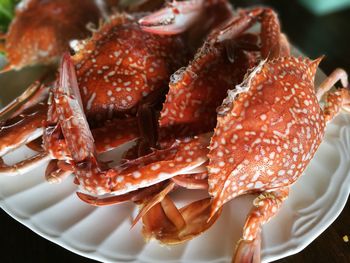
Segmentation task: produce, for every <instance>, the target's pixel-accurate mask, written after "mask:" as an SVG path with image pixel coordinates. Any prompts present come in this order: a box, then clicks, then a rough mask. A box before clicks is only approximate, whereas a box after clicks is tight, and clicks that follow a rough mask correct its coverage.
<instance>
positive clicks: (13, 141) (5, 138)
mask: <svg viewBox="0 0 350 263" xmlns="http://www.w3.org/2000/svg"><path fill="white" fill-rule="evenodd" d="M45 117H46V107H45V106H44V107H40V108H39V109H36V110H35V111H34V112H31V113H28V114H24V116H23V117H21V119H20V120H19V121H18V122H17V123H15V124H12V125H9V126H3V127H0V156H4V155H5V154H7V153H8V152H10V151H12V150H14V149H16V148H18V147H20V146H22V145H24V144H26V143H28V142H30V141H32V140H34V139H36V138H38V137H40V136H41V135H42V133H43V129H42V127H43V122H44V121H45Z"/></svg>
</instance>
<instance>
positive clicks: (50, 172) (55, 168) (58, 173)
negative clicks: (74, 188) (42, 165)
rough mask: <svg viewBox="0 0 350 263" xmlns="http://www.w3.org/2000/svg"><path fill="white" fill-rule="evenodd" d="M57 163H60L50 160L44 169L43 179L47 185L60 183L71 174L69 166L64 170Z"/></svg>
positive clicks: (71, 170)
mask: <svg viewBox="0 0 350 263" xmlns="http://www.w3.org/2000/svg"><path fill="white" fill-rule="evenodd" d="M59 162H60V161H58V160H51V161H50V162H49V164H48V165H47V167H46V171H45V179H46V181H48V182H49V183H53V184H57V183H61V182H62V181H63V180H64V179H66V178H67V177H68V176H69V175H71V174H72V172H73V169H72V168H71V167H69V166H68V167H65V169H62V168H61V167H60V165H59ZM67 168H68V169H67Z"/></svg>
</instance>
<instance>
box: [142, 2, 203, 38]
mask: <svg viewBox="0 0 350 263" xmlns="http://www.w3.org/2000/svg"><path fill="white" fill-rule="evenodd" d="M204 5H205V1H204V0H192V1H182V2H177V1H173V2H171V3H169V4H168V5H167V6H166V7H165V8H162V9H161V10H159V11H157V12H154V13H152V14H151V15H148V16H145V17H143V18H141V19H140V20H139V24H140V25H141V27H142V29H143V30H145V31H147V32H150V33H156V34H167V35H175V34H179V33H182V32H184V31H186V30H187V29H188V28H189V27H191V26H192V25H193V24H194V22H195V21H197V19H198V17H199V16H200V15H201V10H202V9H203V8H204Z"/></svg>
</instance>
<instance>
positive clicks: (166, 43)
mask: <svg viewBox="0 0 350 263" xmlns="http://www.w3.org/2000/svg"><path fill="white" fill-rule="evenodd" d="M185 50H186V49H185V46H184V44H183V42H182V40H181V38H179V37H176V36H159V35H153V34H151V33H147V32H144V31H142V30H141V28H140V26H139V25H138V24H137V20H136V19H135V18H134V17H132V16H130V15H126V14H122V15H115V16H114V17H112V18H111V21H110V22H107V23H106V24H105V25H103V26H102V27H101V28H100V29H99V30H98V31H97V32H96V33H95V34H94V35H93V37H92V38H91V39H90V40H89V41H86V43H84V44H82V45H81V47H80V48H79V51H78V52H77V54H76V55H75V56H74V57H73V60H74V63H75V65H76V69H77V76H78V82H79V87H80V90H81V96H82V100H83V104H84V108H85V112H86V115H87V117H88V118H90V117H93V118H97V119H101V118H102V119H104V118H106V117H107V116H109V115H113V114H115V113H120V112H122V113H132V112H133V111H135V107H136V106H137V105H138V103H139V102H140V101H141V100H142V98H144V97H145V96H147V95H148V94H149V93H150V92H152V91H154V90H156V89H160V88H162V87H166V86H167V82H168V80H169V77H170V75H171V74H172V72H173V71H174V70H176V69H177V68H178V67H179V66H181V65H183V64H184V62H185V61H186V57H187V55H186V51H185Z"/></svg>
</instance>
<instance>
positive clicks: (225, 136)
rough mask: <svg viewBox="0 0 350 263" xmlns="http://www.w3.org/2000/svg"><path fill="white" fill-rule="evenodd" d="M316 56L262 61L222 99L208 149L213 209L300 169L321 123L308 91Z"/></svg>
mask: <svg viewBox="0 0 350 263" xmlns="http://www.w3.org/2000/svg"><path fill="white" fill-rule="evenodd" d="M319 62H320V59H318V60H315V61H310V60H309V59H304V58H294V57H283V58H278V59H275V60H273V61H269V62H266V61H264V62H262V63H261V64H260V65H259V66H258V67H257V68H256V69H255V70H254V71H253V72H252V73H251V74H250V76H249V77H248V78H246V80H245V81H244V82H243V83H242V85H241V86H238V87H237V89H238V90H239V91H240V92H241V93H239V94H238V95H237V94H231V96H229V97H228V98H227V99H226V100H225V101H224V104H223V106H222V107H221V109H219V117H218V125H217V127H216V129H215V133H214V136H213V137H212V139H211V143H210V152H209V159H210V162H209V166H208V169H209V186H210V188H209V192H210V194H211V195H212V196H213V197H214V202H213V213H215V211H217V209H218V208H219V207H221V206H222V205H223V204H224V203H226V202H228V201H229V200H231V199H232V198H234V197H236V196H238V195H241V194H244V193H247V192H256V191H259V192H260V191H266V190H271V189H276V188H280V187H283V186H288V185H290V184H292V183H293V182H295V181H296V180H297V178H298V177H299V176H300V175H301V174H302V172H303V171H304V169H305V167H306V165H307V164H308V163H309V161H310V160H311V158H312V157H313V155H314V153H315V151H316V149H317V148H318V146H319V144H320V142H321V139H322V137H323V134H324V128H325V121H324V117H323V114H322V110H321V108H320V106H319V104H318V101H317V98H316V96H315V91H314V76H315V73H316V69H317V66H318V64H319Z"/></svg>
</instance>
